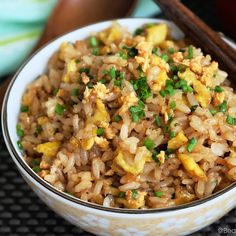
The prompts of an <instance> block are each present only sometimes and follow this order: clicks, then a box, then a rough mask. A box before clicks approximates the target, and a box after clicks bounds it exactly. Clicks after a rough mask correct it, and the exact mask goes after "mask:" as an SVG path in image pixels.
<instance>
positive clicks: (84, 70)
mask: <svg viewBox="0 0 236 236" xmlns="http://www.w3.org/2000/svg"><path fill="white" fill-rule="evenodd" d="M89 71H90V69H89V68H84V67H81V68H80V69H79V72H80V73H83V72H84V73H85V74H88V73H89Z"/></svg>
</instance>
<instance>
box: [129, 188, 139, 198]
mask: <svg viewBox="0 0 236 236" xmlns="http://www.w3.org/2000/svg"><path fill="white" fill-rule="evenodd" d="M131 192H132V198H133V199H137V198H138V192H137V190H135V189H133V190H131Z"/></svg>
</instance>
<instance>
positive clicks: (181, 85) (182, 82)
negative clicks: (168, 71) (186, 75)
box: [175, 79, 187, 89]
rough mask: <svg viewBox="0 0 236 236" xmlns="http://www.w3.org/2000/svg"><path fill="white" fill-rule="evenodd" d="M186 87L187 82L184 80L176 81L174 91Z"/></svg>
mask: <svg viewBox="0 0 236 236" xmlns="http://www.w3.org/2000/svg"><path fill="white" fill-rule="evenodd" d="M185 85H187V81H186V80H184V79H181V80H180V81H178V82H177V83H176V84H175V88H176V89H179V88H182V87H183V86H185Z"/></svg>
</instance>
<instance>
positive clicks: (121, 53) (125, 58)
mask: <svg viewBox="0 0 236 236" xmlns="http://www.w3.org/2000/svg"><path fill="white" fill-rule="evenodd" d="M119 56H120V57H121V58H122V59H124V60H127V59H128V56H127V54H125V53H124V52H119Z"/></svg>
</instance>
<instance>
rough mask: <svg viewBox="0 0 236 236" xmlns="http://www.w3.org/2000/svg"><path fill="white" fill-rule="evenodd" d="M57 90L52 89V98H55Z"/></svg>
mask: <svg viewBox="0 0 236 236" xmlns="http://www.w3.org/2000/svg"><path fill="white" fill-rule="evenodd" d="M58 90H59V88H54V89H53V90H52V95H53V96H56V95H57V92H58Z"/></svg>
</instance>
